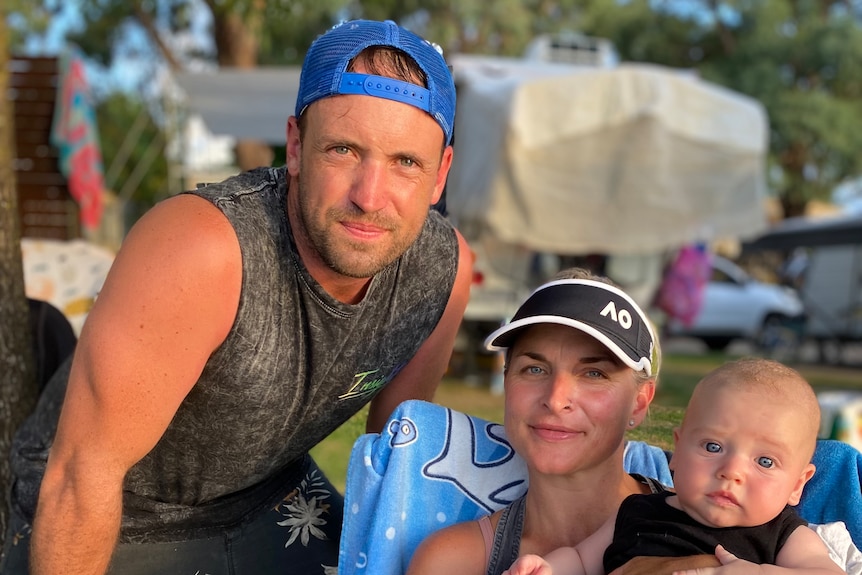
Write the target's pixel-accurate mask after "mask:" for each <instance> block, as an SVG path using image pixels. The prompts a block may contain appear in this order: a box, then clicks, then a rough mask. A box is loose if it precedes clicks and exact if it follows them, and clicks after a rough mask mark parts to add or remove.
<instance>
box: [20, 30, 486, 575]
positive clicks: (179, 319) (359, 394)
mask: <svg viewBox="0 0 862 575" xmlns="http://www.w3.org/2000/svg"><path fill="white" fill-rule="evenodd" d="M238 105H242V104H241V103H238ZM454 113H455V92H454V85H453V83H452V78H451V75H450V74H449V71H448V68H447V66H446V63H445V61H444V60H443V58H442V56H441V55H440V53H439V51H438V50H437V49H435V47H434V46H432V45H431V44H429V43H427V42H425V41H424V40H422V39H420V38H419V37H417V36H415V35H414V34H412V33H410V32H408V31H406V30H404V29H401V28H399V27H398V26H396V25H395V24H394V23H392V22H372V21H355V22H348V23H345V24H342V25H340V26H337V27H335V28H334V29H332V30H330V31H329V32H327V33H326V34H324V35H323V36H321V37H320V38H318V39H317V40H316V41H315V42H314V44H312V46H311V48H310V49H309V52H308V54H307V56H306V59H305V62H304V64H303V71H302V77H301V81H300V87H299V94H298V97H297V104H296V112H295V116H292V117H291V118H290V119H289V120H288V123H287V165H286V167H285V168H282V169H269V168H261V169H258V170H253V171H251V172H246V173H243V174H240V175H239V176H236V177H235V178H231V179H229V180H227V181H225V182H222V183H221V184H217V185H212V186H207V187H204V188H202V189H199V190H197V191H195V192H193V193H189V194H184V195H181V196H178V197H175V198H171V199H169V200H166V201H164V202H162V203H161V204H159V205H158V206H156V207H155V208H153V209H152V210H151V211H150V212H149V213H148V214H147V215H145V216H144V217H143V218H142V219H141V220H140V221H139V222H138V223H137V224H136V225H135V227H134V228H133V229H132V231H131V232H130V234H129V236H128V238H127V239H126V241H125V243H124V245H123V248H122V249H121V250H120V253H119V254H118V256H117V259H116V261H115V263H114V266H113V268H112V270H111V272H110V274H109V276H108V278H107V280H106V282H105V286H104V289H103V291H102V292H101V294H100V296H99V298H98V301H97V303H96V305H95V306H94V308H93V310H92V311H91V313H90V315H89V318H88V320H87V323H86V325H85V327H84V329H83V332H82V334H81V339H80V342H79V344H78V349H77V351H76V354H75V357H74V361H73V362H72V364H71V373H70V375H69V376H68V390H67V391H66V394H65V403H64V405H63V409H62V413H61V414H60V416H59V422H58V423H56V437H55V438H54V439H53V447H51V450H50V456H48V457H47V466H46V467H45V462H44V460H45V458H46V456H47V451H48V447H49V446H51V442H52V436H53V429H54V425H55V419H56V417H57V412H58V411H59V405H60V400H59V399H58V397H60V398H61V397H62V386H63V384H65V380H64V378H55V380H54V381H52V383H51V384H50V385H49V390H48V391H46V393H45V395H44V396H43V398H42V401H41V403H40V406H39V408H38V409H37V412H36V414H35V415H34V416H33V417H32V418H31V419H30V420H29V421H28V423H27V424H25V426H24V427H23V428H22V430H21V432H19V434H18V438H17V440H16V445H15V447H14V449H13V451H14V454H13V465H14V468H15V473H16V486H15V489H14V494H13V511H14V515H15V517H14V518H13V521H12V523H13V525H11V528H10V534H9V536H8V537H7V542H8V543H9V545H7V551H8V556H7V557H6V559H5V560H6V562H7V563H6V567H5V568H4V570H3V572H4V573H22V572H26V569H27V565H26V560H25V559H22V555H23V556H24V557H25V558H26V553H21V548H26V546H27V544H28V543H29V542H30V541H32V544H31V553H30V560H31V564H30V568H31V569H32V573H34V574H37V575H38V574H47V573H51V574H57V573H74V574H76V575H83V574H90V573H104V572H106V570H108V569H110V573H123V574H124V575H128V574H137V573H188V574H189V575H193V574H195V573H200V574H204V573H207V574H210V575H220V574H222V573H224V574H227V573H249V574H266V573H276V572H278V573H302V574H306V573H322V572H335V571H334V570H335V565H336V563H337V547H338V536H339V533H340V521H341V511H342V509H341V508H342V506H343V500H342V499H341V497H340V495H339V494H338V493H337V492H336V491H335V489H334V488H332V486H331V485H330V484H329V483H328V481H327V480H326V479H325V477H324V476H323V474H322V473H321V472H320V470H319V469H317V468H316V466H315V465H314V462H313V461H311V459H310V457H308V455H307V453H308V450H309V449H310V448H311V447H312V446H313V445H315V444H316V443H317V442H318V441H320V440H321V439H323V438H324V437H326V436H327V435H328V434H329V433H330V432H331V431H333V430H334V429H335V428H336V427H338V426H339V425H340V424H341V423H342V422H344V421H345V420H347V419H348V418H349V417H350V416H351V415H353V414H354V413H356V412H357V411H358V410H359V409H360V408H362V406H363V405H365V404H366V403H368V402H369V401H370V402H371V405H370V411H369V415H368V423H367V427H368V430H369V431H378V430H380V429H381V428H382V426H383V425H384V424H385V422H386V418H387V416H388V415H389V413H390V412H391V411H392V409H393V408H394V407H395V406H396V405H397V404H398V403H400V402H401V401H403V400H406V399H408V398H425V399H430V398H431V397H432V394H433V392H434V389H435V387H436V385H437V383H438V382H439V380H440V378H441V377H442V375H443V373H444V371H445V368H446V364H447V361H448V358H449V355H450V353H451V349H452V344H453V342H454V338H455V333H456V331H457V328H458V324H459V323H460V319H461V316H462V314H463V311H464V308H465V306H466V303H467V298H468V294H469V283H470V273H471V264H470V261H469V256H468V255H467V254H469V251H468V248H467V246H466V244H465V242H464V240H463V238H461V236H460V235H459V234H457V232H456V231H455V230H454V229H453V228H452V227H451V226H450V225H449V224H448V223H447V222H446V221H445V220H444V219H443V218H442V217H441V216H440V215H439V214H438V213H436V212H435V211H434V210H430V209H429V206H430V205H432V204H434V203H435V202H436V201H437V200H438V199H439V198H440V195H441V193H442V191H443V187H444V184H445V181H446V176H447V174H448V170H449V167H450V164H451V161H452V148H451V145H450V144H451V139H452V125H453V120H454ZM57 379H60V380H62V381H61V382H60V384H58V382H57ZM58 390H59V391H58ZM58 394H59V395H58ZM43 468H44V479H42V480H41V486H40V478H41V476H42V469H43ZM37 493H38V507H37V508H36V510H35V519H34V520H33V527H32V536H30V535H29V527H28V523H29V521H30V518H31V517H32V515H33V508H34V507H36V505H35V499H36V494H37ZM117 543H118V544H117ZM115 547H116V548H115ZM112 554H113V558H112ZM109 563H110V567H109Z"/></svg>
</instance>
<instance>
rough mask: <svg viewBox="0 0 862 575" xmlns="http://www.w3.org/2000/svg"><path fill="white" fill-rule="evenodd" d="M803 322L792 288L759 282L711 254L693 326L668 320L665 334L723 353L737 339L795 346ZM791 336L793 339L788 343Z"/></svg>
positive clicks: (800, 305)
mask: <svg viewBox="0 0 862 575" xmlns="http://www.w3.org/2000/svg"><path fill="white" fill-rule="evenodd" d="M804 318H805V309H804V306H803V304H802V300H801V299H800V298H799V295H798V294H797V293H796V291H795V290H793V289H792V288H789V287H786V286H781V285H776V284H768V283H764V282H761V281H758V280H756V279H754V278H752V277H751V276H750V275H748V274H747V273H746V272H745V271H744V270H743V269H742V268H740V267H739V266H737V265H736V264H734V263H733V262H731V261H730V260H727V259H725V258H722V257H720V256H712V278H711V279H710V281H709V282H708V283H707V284H706V290H705V292H704V297H703V306H702V307H701V310H700V312H699V313H698V315H697V317H696V318H695V320H694V323H693V324H692V325H691V326H685V325H683V324H682V322H680V321H676V320H671V321H669V322H668V325H667V333H668V335H671V336H687V337H695V338H698V339H700V340H702V341H703V342H704V343H705V344H706V345H707V347H709V349H713V350H721V349H724V348H725V347H727V345H728V344H729V343H730V342H731V341H732V340H734V339H737V338H744V339H748V340H750V341H752V342H754V343H755V344H757V345H758V346H759V347H761V348H766V349H769V348H773V347H776V346H778V345H795V344H797V343H798V338H799V337H800V336H801V335H802V328H803V324H804ZM794 338H796V340H797V341H795V342H794V341H788V340H793V339H794Z"/></svg>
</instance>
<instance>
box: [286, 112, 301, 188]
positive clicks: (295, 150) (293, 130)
mask: <svg viewBox="0 0 862 575" xmlns="http://www.w3.org/2000/svg"><path fill="white" fill-rule="evenodd" d="M286 132H287V140H286V146H285V154H286V156H287V161H286V164H287V173H288V174H290V175H291V176H297V175H299V163H300V156H301V155H302V139H301V138H300V133H299V121H298V120H297V118H296V116H291V117H290V118H288V119H287V128H286Z"/></svg>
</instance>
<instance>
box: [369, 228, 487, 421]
mask: <svg viewBox="0 0 862 575" xmlns="http://www.w3.org/2000/svg"><path fill="white" fill-rule="evenodd" d="M455 233H456V234H457V236H458V271H457V273H456V275H455V285H454V286H453V287H452V293H451V295H450V296H449V302H448V303H447V304H446V310H445V311H444V312H443V316H442V317H441V318H440V322H439V323H438V324H437V327H436V328H434V331H433V332H431V335H430V336H429V337H428V339H427V340H425V343H423V344H422V347H420V348H419V351H418V352H417V353H416V355H415V356H414V357H413V359H411V360H410V363H408V364H407V365H406V366H405V367H404V369H402V370H401V372H400V373H399V374H398V375H397V376H396V377H395V378H394V379H393V380H392V381H391V382H389V384H388V385H387V386H386V387H385V388H384V389H383V390H382V391H381V392H380V393H378V394H377V396H376V397H375V398H374V399H373V400H372V401H371V407H370V410H369V412H368V421H367V423H366V426H365V427H366V431H367V432H368V433H379V432H380V431H381V430H382V429H383V426H384V425H386V419H387V418H388V417H389V415H390V414H391V413H392V411H393V410H394V409H395V408H396V407H397V406H398V404H400V403H401V402H402V401H406V400H408V399H424V400H427V401H431V400H432V399H433V398H434V391H435V390H436V389H437V385H438V384H439V383H440V381H441V380H442V379H443V374H445V373H446V367H447V366H448V364H449V359H450V357H451V356H452V348H453V347H454V345H455V336H456V335H457V333H458V326H460V325H461V319H462V318H463V317H464V310H465V309H466V307H467V300H468V299H469V298H470V283H471V282H472V279H473V257H472V253H471V251H470V248H469V247H468V246H467V242H466V241H465V240H464V238H463V237H462V236H461V234H460V233H458V231H457V230H456V231H455Z"/></svg>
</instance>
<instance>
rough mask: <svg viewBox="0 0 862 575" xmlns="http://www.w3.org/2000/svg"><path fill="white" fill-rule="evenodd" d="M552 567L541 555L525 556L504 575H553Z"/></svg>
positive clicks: (519, 558)
mask: <svg viewBox="0 0 862 575" xmlns="http://www.w3.org/2000/svg"><path fill="white" fill-rule="evenodd" d="M553 572H554V571H553V569H551V565H550V564H549V563H548V562H547V561H545V560H544V559H542V557H540V556H539V555H523V556H521V557H518V560H517V561H515V562H514V563H512V566H511V567H509V568H508V569H507V570H506V571H503V575H553Z"/></svg>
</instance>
